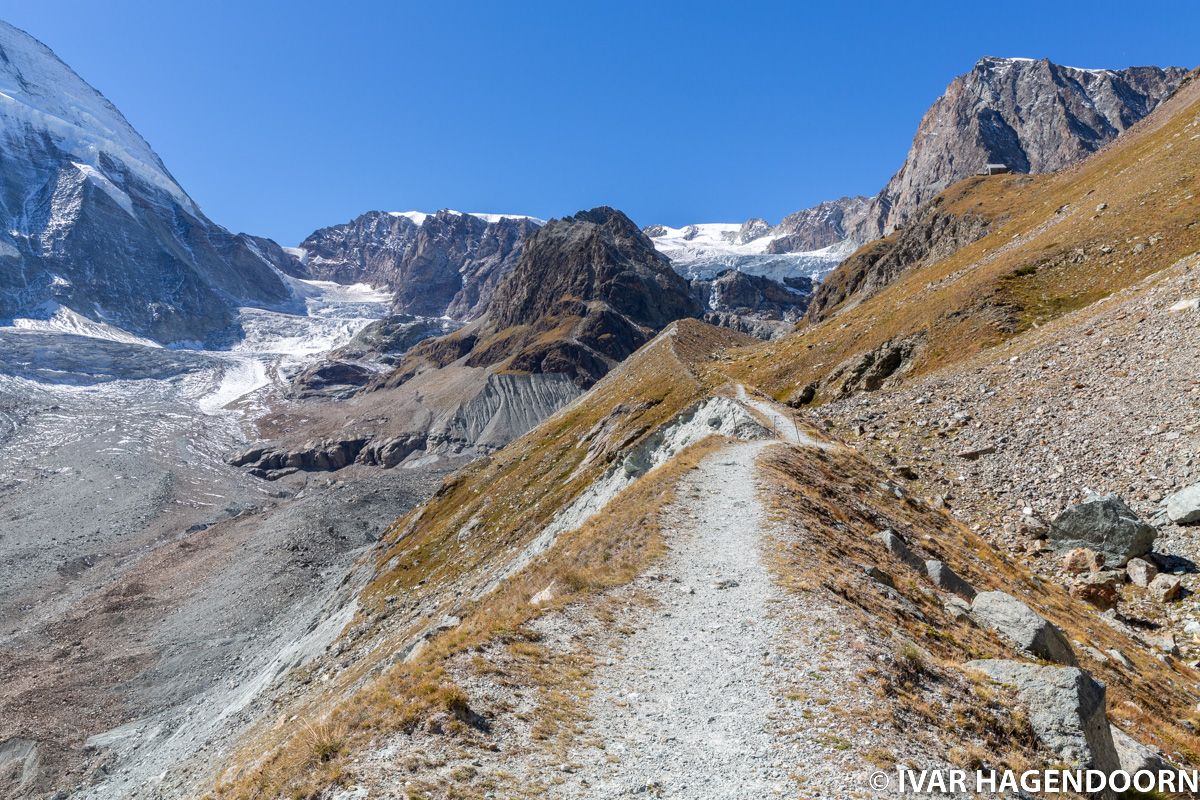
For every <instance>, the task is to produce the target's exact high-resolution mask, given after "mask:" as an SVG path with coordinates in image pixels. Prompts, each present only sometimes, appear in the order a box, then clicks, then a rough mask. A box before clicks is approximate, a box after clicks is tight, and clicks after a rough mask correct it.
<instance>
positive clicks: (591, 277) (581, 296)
mask: <svg viewBox="0 0 1200 800" xmlns="http://www.w3.org/2000/svg"><path fill="white" fill-rule="evenodd" d="M568 299H569V301H571V302H581V303H584V304H586V303H589V302H591V301H601V302H603V303H604V304H606V305H607V306H609V307H611V309H612V310H614V311H615V312H617V313H619V314H621V315H622V316H625V317H627V318H628V319H629V320H630V321H631V322H633V323H634V324H636V325H640V326H647V327H649V328H652V329H654V330H657V329H659V328H661V327H663V326H664V325H666V324H667V323H669V322H671V321H673V320H676V319H679V318H681V317H695V316H699V315H700V313H701V308H700V307H699V304H698V303H697V302H696V300H695V299H694V298H693V297H692V295H691V292H690V290H689V287H688V284H687V281H685V280H684V279H683V278H682V277H681V276H680V275H678V274H677V273H676V272H675V271H674V270H673V269H672V268H671V262H670V261H669V260H668V259H667V258H666V257H665V256H664V255H662V254H661V253H659V252H658V251H657V250H655V248H654V243H653V242H652V241H650V238H649V237H648V236H646V235H645V234H644V233H642V231H641V230H639V229H638V227H637V225H635V224H634V223H633V221H632V220H630V219H629V217H627V216H625V215H624V214H623V213H621V212H620V211H617V210H616V209H613V208H609V207H607V206H601V207H599V208H594V209H591V210H590V211H581V212H579V213H578V214H576V215H575V216H573V217H565V218H563V219H558V220H552V221H551V222H549V223H547V224H546V225H545V226H544V227H543V228H542V229H541V230H539V231H538V232H537V233H536V234H535V235H534V236H533V237H531V238H530V240H529V241H528V242H527V243H526V245H525V248H524V251H523V252H522V254H521V259H520V261H519V263H518V264H517V266H516V268H514V270H513V272H512V273H511V274H510V275H509V276H508V278H506V279H505V281H504V282H503V283H502V284H501V285H500V286H499V287H498V288H497V290H496V293H495V295H494V297H493V299H492V307H491V311H490V316H491V317H492V319H493V321H494V322H495V324H497V325H498V326H500V327H507V326H510V325H521V324H526V323H528V322H530V321H531V320H534V319H537V318H540V317H544V316H546V315H548V314H550V313H551V310H552V309H553V308H554V307H555V306H557V305H558V304H560V303H562V302H565V301H568Z"/></svg>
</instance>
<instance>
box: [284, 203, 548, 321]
mask: <svg viewBox="0 0 1200 800" xmlns="http://www.w3.org/2000/svg"><path fill="white" fill-rule="evenodd" d="M541 224H542V221H541V220H539V219H536V218H534V217H527V216H518V215H511V216H510V215H501V214H464V213H462V212H459V211H453V210H451V209H441V210H439V211H437V212H434V213H431V214H430V213H424V212H419V211H393V212H386V211H368V212H367V213H365V214H362V215H360V216H358V217H356V218H355V219H353V220H351V221H350V222H347V223H345V224H342V225H333V226H330V227H327V228H321V229H320V230H317V231H314V232H313V233H312V234H311V235H310V236H309V237H308V238H307V239H305V240H304V241H303V242H302V243H301V245H300V249H301V250H302V251H303V252H304V261H305V268H306V271H307V274H308V275H309V276H311V277H313V278H318V279H321V280H332V281H337V282H339V283H360V282H361V283H370V284H373V285H375V286H380V287H386V288H388V289H390V290H392V291H393V292H394V293H395V308H396V310H397V311H398V312H400V313H405V314H419V315H422V316H432V317H440V316H443V315H445V316H450V317H453V318H454V319H459V320H471V319H475V318H476V317H478V316H479V315H480V314H482V313H483V311H484V310H485V309H486V307H487V303H488V301H489V299H490V298H491V294H492V291H493V290H494V289H495V287H496V285H497V284H498V283H499V282H500V280H501V279H502V278H503V277H504V276H505V275H506V274H508V272H509V271H511V269H512V267H513V265H514V264H515V263H516V261H517V258H518V257H519V256H520V254H521V247H522V245H523V244H524V242H525V240H526V239H527V238H529V236H530V235H531V234H532V233H533V232H534V231H536V230H537V229H538V227H539V226H540V225H541Z"/></svg>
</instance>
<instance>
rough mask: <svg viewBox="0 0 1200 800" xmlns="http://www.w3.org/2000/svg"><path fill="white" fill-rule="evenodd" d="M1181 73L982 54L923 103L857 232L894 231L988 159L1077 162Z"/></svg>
mask: <svg viewBox="0 0 1200 800" xmlns="http://www.w3.org/2000/svg"><path fill="white" fill-rule="evenodd" d="M1185 74H1187V70H1186V69H1183V68H1181V67H1168V68H1166V69H1162V68H1159V67H1130V68H1128V69H1120V70H1111V69H1076V68H1074V67H1064V66H1060V65H1058V64H1054V63H1052V62H1050V61H1049V60H1048V59H1045V58H1043V59H1038V60H1033V59H1021V58H991V57H985V58H982V59H980V60H979V61H978V62H977V63H976V64H975V66H974V68H972V69H971V71H970V72H968V73H966V74H964V75H960V76H959V77H957V78H955V79H954V80H953V81H951V83H950V85H949V86H948V87H947V88H946V91H945V92H944V93H943V94H942V96H941V97H939V98H938V99H937V101H936V102H934V104H933V105H932V106H930V108H929V110H928V111H926V112H925V115H924V116H923V117H922V118H921V122H920V124H919V125H918V126H917V134H916V136H915V137H914V138H913V144H912V147H911V148H910V149H909V152H908V156H907V157H906V158H905V160H904V164H903V166H901V167H900V170H899V171H898V172H897V173H896V174H895V175H893V176H892V178H891V180H889V181H888V183H887V185H886V186H884V187H883V189H882V190H881V191H880V192H879V194H878V195H877V196H876V197H874V198H873V199H872V201H871V204H870V207H869V208H868V209H866V210H864V212H863V218H862V221H861V222H860V223H859V224H858V225H857V226H855V227H854V228H853V229H852V231H851V238H852V239H854V240H855V241H857V242H859V243H865V242H869V241H871V240H872V239H875V238H877V237H879V236H883V235H885V234H888V233H891V232H892V230H894V229H895V228H896V227H898V226H900V225H903V224H904V223H905V221H906V220H908V218H909V217H911V216H912V215H913V214H914V213H915V212H916V210H917V208H918V207H919V206H920V205H921V204H922V203H924V202H925V201H927V200H929V199H931V198H933V197H934V195H936V194H937V193H938V192H940V191H941V190H942V189H945V188H946V187H947V186H949V185H950V184H952V183H954V182H955V181H959V180H961V179H963V178H965V177H967V176H968V175H973V174H975V173H976V172H978V171H979V170H980V169H981V168H982V167H983V165H984V164H989V163H997V164H1005V165H1007V166H1008V167H1009V168H1010V169H1011V170H1013V171H1014V172H1023V173H1042V172H1053V171H1054V170H1058V169H1062V168H1063V167H1065V166H1067V165H1068V164H1073V163H1075V162H1077V161H1079V160H1080V159H1082V158H1085V157H1086V156H1088V155H1090V154H1092V153H1095V152H1096V151H1097V150H1099V149H1101V148H1102V147H1103V146H1104V145H1106V144H1108V143H1109V142H1111V141H1112V140H1113V139H1115V138H1116V137H1117V136H1118V135H1120V134H1121V132H1122V131H1125V130H1127V129H1128V128H1129V127H1130V126H1132V125H1133V124H1134V123H1135V122H1137V121H1138V120H1140V119H1142V118H1143V117H1145V116H1146V115H1147V114H1149V113H1150V112H1151V111H1153V110H1154V109H1155V108H1157V107H1158V105H1159V104H1160V103H1161V102H1162V101H1163V100H1165V99H1166V98H1167V97H1169V96H1170V95H1171V93H1172V92H1173V91H1174V90H1175V87H1176V86H1178V85H1179V81H1180V80H1181V79H1182V78H1183V76H1184V75H1185Z"/></svg>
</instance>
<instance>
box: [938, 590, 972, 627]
mask: <svg viewBox="0 0 1200 800" xmlns="http://www.w3.org/2000/svg"><path fill="white" fill-rule="evenodd" d="M942 608H943V609H945V611H946V613H947V614H949V615H950V618H951V619H952V620H954V621H956V622H958V621H961V620H964V619H967V618H968V617H970V616H971V604H970V603H968V602H967V601H966V600H963V599H962V598H961V597H959V596H958V595H956V594H955V595H950V596H949V597H947V598H945V599H944V600H942Z"/></svg>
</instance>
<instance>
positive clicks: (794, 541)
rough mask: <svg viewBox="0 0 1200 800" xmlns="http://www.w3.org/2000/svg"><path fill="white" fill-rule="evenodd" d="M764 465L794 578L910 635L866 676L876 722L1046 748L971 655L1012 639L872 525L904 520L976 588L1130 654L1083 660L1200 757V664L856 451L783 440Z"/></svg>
mask: <svg viewBox="0 0 1200 800" xmlns="http://www.w3.org/2000/svg"><path fill="white" fill-rule="evenodd" d="M764 467H765V474H766V475H768V476H769V478H770V484H771V487H772V488H771V491H770V494H769V497H768V500H769V504H770V507H771V508H772V509H773V513H774V518H775V519H776V520H777V521H778V523H779V524H780V525H781V527H782V528H783V529H784V530H789V529H790V530H792V531H794V532H795V534H794V536H793V537H792V538H791V539H790V540H785V546H784V548H783V549H782V551H781V552H780V553H779V554H778V556H777V558H776V561H775V569H776V571H777V573H778V575H779V576H780V580H781V582H782V583H783V584H784V585H785V586H787V587H789V588H790V589H791V590H793V591H796V592H803V593H812V592H820V593H823V594H824V595H825V596H826V597H827V598H831V599H832V600H833V601H834V602H835V603H837V604H839V605H841V606H842V607H843V608H844V609H845V614H846V617H847V623H846V624H847V625H853V626H861V627H863V628H865V629H867V630H873V631H875V632H876V633H877V635H878V637H879V638H880V639H881V640H885V641H887V640H891V641H896V642H897V644H896V645H895V647H894V648H893V651H892V653H891V657H890V659H888V665H887V666H886V667H882V666H881V667H878V668H876V669H874V670H872V671H871V674H864V675H862V676H860V677H861V678H862V679H863V680H864V681H867V682H868V683H873V684H874V685H875V687H876V693H877V696H878V697H879V698H880V700H881V701H884V703H885V705H883V706H881V707H880V708H879V709H877V711H876V713H877V719H876V720H875V721H876V722H886V723H890V724H892V725H893V726H895V728H896V730H905V731H908V730H910V729H911V728H913V723H914V721H917V722H919V725H918V726H917V727H922V726H923V727H925V728H926V729H929V730H938V731H941V734H942V736H943V737H944V739H945V740H947V741H950V742H953V743H954V747H955V748H957V749H956V750H955V752H954V753H950V752H947V753H946V757H947V760H949V761H950V762H951V763H970V762H973V761H975V760H978V757H979V754H980V752H981V751H980V750H978V749H977V748H980V747H982V748H983V750H982V752H986V753H989V754H990V764H991V765H992V766H996V765H997V764H1006V765H1008V766H1010V767H1013V768H1016V767H1017V766H1018V765H1020V764H1023V763H1027V762H1029V761H1030V760H1031V759H1035V758H1037V757H1039V756H1038V754H1037V753H1036V749H1037V748H1036V742H1035V738H1034V736H1033V734H1032V730H1031V728H1030V726H1029V721H1028V718H1027V716H1026V715H1025V713H1024V712H1023V711H1022V710H1021V709H1020V707H1019V704H1018V703H1017V702H1016V700H1015V698H1014V697H1013V696H1011V694H1009V693H1007V692H1006V691H1004V690H1002V689H1000V688H998V687H995V686H992V685H990V684H988V683H987V682H986V681H983V680H982V679H980V678H979V677H978V676H977V675H973V674H971V673H970V672H966V673H964V670H963V669H962V666H961V665H962V664H964V663H965V662H967V661H969V660H972V659H978V658H1011V657H1012V651H1011V648H1010V647H1009V646H1008V645H1007V644H1006V643H1005V642H1003V641H1002V640H1001V639H1000V638H999V637H998V636H997V635H996V634H994V633H992V632H990V631H985V630H983V629H980V628H978V627H976V626H974V625H973V624H971V623H970V622H969V621H965V620H963V621H958V620H955V619H954V618H953V617H952V616H951V615H950V614H949V613H948V612H947V611H946V610H945V609H944V608H943V607H942V605H941V603H940V602H939V601H938V600H937V599H936V595H935V593H934V592H933V591H932V585H931V584H929V583H928V582H927V581H926V580H925V579H924V578H923V577H921V576H920V575H918V574H917V573H916V572H915V571H914V570H912V569H911V568H909V567H907V566H906V565H904V564H903V563H901V562H900V561H899V560H898V559H896V558H895V557H894V556H892V555H891V554H890V553H888V552H887V550H886V549H885V548H884V547H883V546H882V544H880V543H878V542H876V541H875V540H874V539H873V537H872V535H871V534H873V533H875V532H877V531H878V530H881V529H883V528H891V529H893V530H895V531H897V532H899V533H900V534H901V535H902V536H904V537H905V538H906V539H907V540H908V541H909V542H912V543H914V544H915V545H916V546H918V547H919V548H920V549H922V550H923V551H924V552H925V553H927V554H928V556H929V557H933V558H937V559H940V560H942V561H944V562H945V563H947V564H948V565H950V566H951V568H953V569H954V570H955V571H956V572H957V573H958V574H959V575H961V576H963V577H964V578H965V579H966V580H967V581H968V582H970V583H971V584H972V585H973V586H975V587H976V589H977V590H979V591H986V590H992V589H995V590H1001V591H1005V592H1008V593H1010V594H1013V595H1015V596H1016V597H1018V598H1019V599H1021V600H1022V601H1024V602H1025V603H1027V604H1029V605H1030V606H1031V607H1032V608H1034V609H1036V610H1037V611H1038V612H1039V613H1041V614H1043V615H1044V616H1046V617H1047V618H1048V619H1050V620H1051V621H1052V622H1054V623H1055V624H1057V625H1058V626H1059V627H1061V628H1062V629H1063V630H1064V632H1065V633H1066V634H1067V636H1068V638H1069V639H1071V640H1073V641H1079V642H1083V643H1085V644H1089V645H1091V646H1092V647H1094V648H1096V649H1098V650H1101V651H1103V650H1108V649H1110V648H1116V649H1118V650H1120V651H1121V652H1122V653H1124V654H1125V655H1126V656H1127V657H1128V658H1129V659H1130V660H1131V661H1133V663H1134V669H1131V670H1125V669H1122V668H1120V667H1118V666H1117V665H1116V663H1115V661H1113V660H1111V659H1110V660H1109V661H1108V662H1106V663H1085V664H1084V666H1085V668H1087V669H1088V670H1089V671H1090V672H1092V673H1093V674H1094V675H1095V676H1096V677H1097V678H1098V679H1100V680H1101V681H1103V682H1104V683H1105V684H1106V685H1107V687H1108V707H1109V715H1110V718H1111V719H1113V721H1114V722H1116V723H1117V724H1119V725H1121V726H1122V727H1124V728H1125V729H1126V730H1128V731H1130V732H1131V733H1132V734H1134V735H1135V736H1136V737H1137V738H1139V739H1142V740H1143V741H1149V742H1152V743H1154V744H1156V745H1157V746H1159V747H1161V748H1163V750H1164V752H1166V753H1168V755H1170V756H1171V757H1172V758H1174V759H1176V760H1177V761H1178V762H1179V763H1191V764H1195V763H1197V761H1198V760H1197V755H1198V754H1200V750H1198V749H1197V746H1198V745H1200V738H1198V737H1196V736H1195V735H1194V734H1192V733H1191V732H1190V731H1189V729H1188V727H1187V726H1186V724H1181V723H1180V722H1179V720H1189V719H1190V718H1192V717H1193V716H1195V715H1194V712H1193V709H1194V708H1195V707H1196V703H1197V701H1198V700H1200V692H1198V691H1197V688H1196V687H1197V685H1198V684H1197V678H1198V677H1200V676H1198V675H1197V674H1196V672H1195V671H1194V670H1192V669H1191V668H1189V667H1188V666H1186V665H1184V664H1181V663H1178V662H1171V663H1164V662H1163V661H1160V660H1159V659H1157V658H1155V657H1154V656H1153V655H1151V654H1150V653H1149V652H1148V651H1147V649H1146V648H1145V647H1143V646H1142V645H1140V644H1138V643H1136V642H1134V641H1132V640H1131V639H1129V638H1128V637H1127V636H1125V635H1124V634H1123V633H1121V632H1119V631H1117V630H1116V629H1114V628H1112V627H1111V626H1109V625H1107V624H1105V623H1104V622H1103V621H1102V620H1101V619H1100V618H1099V616H1098V613H1097V611H1096V609H1094V608H1093V607H1091V606H1089V605H1087V604H1086V603H1083V602H1081V601H1077V600H1075V599H1073V598H1071V597H1070V596H1069V595H1068V594H1067V593H1066V591H1065V590H1063V589H1062V587H1059V586H1054V585H1049V584H1046V583H1044V582H1042V581H1040V580H1039V579H1037V578H1036V577H1034V576H1032V575H1031V574H1030V573H1028V572H1027V571H1026V570H1025V569H1024V568H1023V567H1021V566H1020V565H1019V564H1016V563H1014V562H1012V561H1010V560H1009V559H1008V558H1006V557H1005V556H1003V555H1002V554H1000V553H999V552H998V551H996V550H995V548H993V547H992V546H991V545H990V544H989V543H988V542H987V541H986V540H984V539H983V538H982V537H980V536H979V535H978V534H975V533H973V532H972V531H970V530H968V529H967V528H965V527H964V526H963V525H962V524H961V523H959V522H957V521H956V520H954V519H952V518H951V517H949V516H948V515H946V514H945V513H943V512H942V511H939V510H936V509H934V508H932V507H930V506H929V505H928V504H927V503H925V502H923V501H922V500H921V499H919V498H917V497H914V496H911V495H906V496H905V497H903V498H897V497H895V495H894V494H893V493H892V492H890V491H888V490H886V489H885V488H883V485H882V484H883V483H884V481H885V480H886V473H885V472H884V471H883V470H881V469H879V468H876V467H875V466H873V465H872V464H870V463H869V462H868V461H867V460H866V459H865V458H864V457H863V456H862V455H860V454H858V453H856V452H854V451H852V450H849V449H845V450H838V451H834V452H820V451H814V450H807V449H800V448H789V449H785V448H775V449H774V450H772V451H771V452H770V455H769V457H768V458H767V459H766V460H765V462H764ZM818 543H819V544H818ZM870 564H874V565H878V566H880V567H881V568H883V569H884V570H886V571H887V572H889V573H890V574H891V575H892V576H893V578H894V579H895V584H896V588H897V590H898V592H899V593H900V594H901V595H902V596H903V597H904V598H905V599H906V600H907V601H908V602H909V603H910V604H911V605H908V606H905V605H902V604H898V603H896V602H894V601H892V600H891V599H889V597H888V596H887V595H886V594H885V593H883V592H881V591H880V590H879V588H878V587H877V586H876V585H875V584H874V582H873V581H869V580H866V579H864V577H863V575H862V574H861V569H860V568H859V567H858V566H857V565H870ZM914 609H915V610H916V611H918V612H919V615H920V616H918V615H917V614H915V613H913V610H914ZM897 637H899V638H897ZM1040 757H1042V758H1044V754H1043V755H1042V756H1040Z"/></svg>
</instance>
